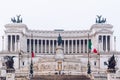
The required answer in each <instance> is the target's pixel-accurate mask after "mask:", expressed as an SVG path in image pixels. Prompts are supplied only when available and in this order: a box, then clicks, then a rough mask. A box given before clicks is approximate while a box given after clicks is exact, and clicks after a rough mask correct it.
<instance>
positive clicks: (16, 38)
mask: <svg viewBox="0 0 120 80" xmlns="http://www.w3.org/2000/svg"><path fill="white" fill-rule="evenodd" d="M17 43H18V41H17V36H16V35H15V51H17V47H18V46H17Z"/></svg>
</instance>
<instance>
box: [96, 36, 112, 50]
mask: <svg viewBox="0 0 120 80" xmlns="http://www.w3.org/2000/svg"><path fill="white" fill-rule="evenodd" d="M111 43H112V39H111V36H110V35H100V36H99V41H98V44H100V49H99V50H100V51H104V52H108V51H110V50H111V46H112V45H111Z"/></svg>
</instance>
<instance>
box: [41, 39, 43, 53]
mask: <svg viewBox="0 0 120 80" xmlns="http://www.w3.org/2000/svg"><path fill="white" fill-rule="evenodd" d="M41 53H42V54H43V40H42V39H41Z"/></svg>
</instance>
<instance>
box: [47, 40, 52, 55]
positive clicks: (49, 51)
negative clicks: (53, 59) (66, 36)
mask: <svg viewBox="0 0 120 80" xmlns="http://www.w3.org/2000/svg"><path fill="white" fill-rule="evenodd" d="M48 43H49V47H48V50H49V51H48V53H49V54H50V46H51V45H50V40H48Z"/></svg>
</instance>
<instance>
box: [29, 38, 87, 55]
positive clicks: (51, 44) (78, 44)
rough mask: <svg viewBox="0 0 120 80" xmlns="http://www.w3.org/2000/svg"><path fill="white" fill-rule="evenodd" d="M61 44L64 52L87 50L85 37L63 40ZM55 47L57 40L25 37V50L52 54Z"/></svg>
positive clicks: (82, 51) (85, 51)
mask: <svg viewBox="0 0 120 80" xmlns="http://www.w3.org/2000/svg"><path fill="white" fill-rule="evenodd" d="M62 46H63V51H64V53H65V54H71V53H87V52H88V40H87V39H81V40H79V39H75V40H73V39H72V40H71V39H70V40H63V43H62ZM56 47H57V40H47V39H27V52H31V51H33V52H35V53H48V54H54V53H55V52H56Z"/></svg>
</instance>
